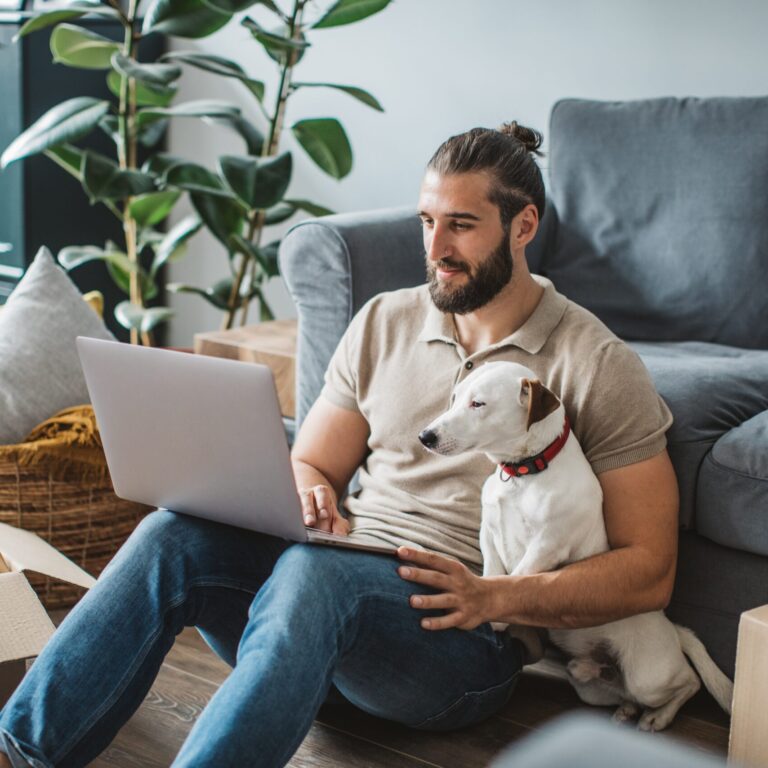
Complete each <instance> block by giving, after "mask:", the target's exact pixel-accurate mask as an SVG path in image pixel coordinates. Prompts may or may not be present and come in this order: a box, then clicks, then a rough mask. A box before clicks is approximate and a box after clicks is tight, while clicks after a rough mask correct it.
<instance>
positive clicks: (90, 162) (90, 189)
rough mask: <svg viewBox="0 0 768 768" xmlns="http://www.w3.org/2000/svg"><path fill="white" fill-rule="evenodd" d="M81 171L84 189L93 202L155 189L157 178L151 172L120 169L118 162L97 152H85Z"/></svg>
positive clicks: (139, 193) (115, 198)
mask: <svg viewBox="0 0 768 768" xmlns="http://www.w3.org/2000/svg"><path fill="white" fill-rule="evenodd" d="M80 173H82V175H83V189H85V191H86V194H87V195H88V197H89V198H90V200H91V202H92V203H93V202H96V201H98V200H119V199H122V198H126V197H131V196H133V195H141V194H145V193H147V192H152V191H153V190H154V189H155V180H154V178H153V177H152V176H150V175H149V174H146V173H142V172H141V171H130V170H129V171H123V170H120V168H119V166H118V165H117V163H115V162H114V161H113V160H110V159H109V158H107V157H104V156H103V155H100V154H97V153H96V152H91V151H86V152H84V153H83V160H82V165H81V167H80Z"/></svg>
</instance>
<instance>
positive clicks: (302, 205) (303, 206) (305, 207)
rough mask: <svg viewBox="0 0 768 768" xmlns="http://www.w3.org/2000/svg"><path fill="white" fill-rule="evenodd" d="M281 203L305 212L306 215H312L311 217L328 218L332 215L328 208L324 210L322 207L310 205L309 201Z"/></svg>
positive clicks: (286, 201)
mask: <svg viewBox="0 0 768 768" xmlns="http://www.w3.org/2000/svg"><path fill="white" fill-rule="evenodd" d="M283 202H285V203H288V204H289V205H293V206H295V207H296V208H297V209H300V210H302V211H306V212H307V213H310V214H312V216H330V215H332V214H333V211H332V210H331V209H330V208H324V207H323V206H322V205H318V204H317V203H311V202H310V201H309V200H284V201H283Z"/></svg>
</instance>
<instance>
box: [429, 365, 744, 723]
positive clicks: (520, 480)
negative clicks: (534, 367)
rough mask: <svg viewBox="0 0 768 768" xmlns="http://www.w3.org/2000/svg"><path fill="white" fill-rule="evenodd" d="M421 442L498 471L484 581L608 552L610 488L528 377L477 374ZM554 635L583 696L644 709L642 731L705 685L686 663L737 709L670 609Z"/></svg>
mask: <svg viewBox="0 0 768 768" xmlns="http://www.w3.org/2000/svg"><path fill="white" fill-rule="evenodd" d="M419 439H420V440H421V442H422V443H423V444H424V445H425V447H427V448H428V449H429V450H430V451H433V452H435V453H439V454H443V455H449V454H457V453H464V452H480V453H485V454H487V455H488V457H489V458H490V459H491V461H493V462H494V463H495V464H497V465H498V466H497V469H496V470H495V471H494V472H493V474H491V476H490V477H489V478H488V479H487V480H486V482H485V485H484V486H483V493H482V524H481V527H480V548H481V551H482V553H483V558H484V574H485V575H501V574H512V575H527V574H533V573H541V572H543V571H551V570H554V569H556V568H559V567H561V566H563V565H566V564H567V563H572V562H574V561H577V560H582V559H584V558H587V557H590V556H592V555H596V554H599V553H601V552H606V551H607V550H608V549H609V546H608V539H607V536H606V532H605V523H604V520H603V495H602V490H601V488H600V483H599V482H598V479H597V477H596V476H595V475H594V473H593V472H592V468H591V467H590V465H589V462H588V461H587V459H586V458H585V456H584V453H583V452H582V450H581V446H580V445H579V443H578V441H577V440H576V437H575V436H574V435H573V433H572V432H571V431H570V425H569V424H568V422H567V419H566V416H565V408H564V407H563V405H562V404H561V403H560V401H559V400H558V398H557V397H556V396H555V395H554V394H553V393H552V392H550V391H549V390H548V389H547V388H546V387H544V386H543V385H542V384H541V382H540V381H538V380H537V378H536V375H535V374H534V372H533V371H531V370H530V369H528V368H526V367H524V366H522V365H517V364H516V363H507V362H493V363H486V364H485V365H483V366H481V367H479V368H478V369H476V370H475V371H474V372H473V373H472V374H471V375H470V376H468V377H467V378H466V379H465V380H464V381H462V382H461V383H460V384H458V385H457V387H456V389H455V392H454V400H453V403H452V405H451V407H450V409H449V410H448V411H447V412H446V413H444V414H443V415H442V416H440V417H439V418H437V419H436V420H435V421H433V422H432V423H431V424H430V425H429V426H428V427H427V428H426V429H425V430H424V431H423V432H422V433H421V434H420V435H419ZM545 470H546V471H545ZM504 626H505V625H500V626H496V625H495V628H497V629H499V628H502V629H503V628H504ZM548 633H549V637H550V640H551V641H552V642H553V643H554V644H555V645H556V646H557V647H559V648H560V649H561V650H562V651H563V652H564V653H565V654H566V655H567V656H568V657H569V658H570V661H569V663H568V675H569V679H570V681H571V682H572V684H573V686H574V688H575V689H576V692H577V693H578V695H579V696H580V698H581V699H582V700H583V701H585V702H586V703H588V704H595V705H602V706H607V705H613V704H617V705H619V707H618V709H617V710H616V712H615V714H614V718H615V719H616V720H620V721H623V720H627V719H629V718H633V717H635V716H636V715H637V714H638V713H639V710H640V709H641V708H642V710H643V714H642V716H641V717H640V721H639V727H640V728H641V729H643V730H661V729H663V728H666V727H667V726H668V725H669V724H670V723H671V722H672V720H673V719H674V717H675V715H676V714H677V711H678V710H679V709H680V707H681V706H682V705H683V703H684V702H686V701H687V700H688V699H689V698H690V697H691V696H693V695H694V694H695V693H696V692H697V691H698V690H699V687H700V683H699V678H698V677H697V676H696V674H695V673H694V671H693V670H692V669H691V667H690V666H689V664H688V662H687V661H686V658H685V655H687V656H688V658H690V660H691V661H692V662H693V664H694V666H695V667H696V670H697V671H698V672H699V674H700V675H701V678H702V680H703V681H704V685H705V686H706V687H707V689H708V690H709V691H710V693H711V694H712V695H713V696H714V698H715V699H716V700H717V702H718V704H720V706H721V707H722V708H723V709H724V710H725V711H726V712H728V713H730V711H731V698H732V695H733V684H732V683H731V681H730V680H729V679H728V678H727V677H726V676H725V675H724V674H723V673H722V672H721V671H720V669H718V667H717V666H716V665H715V663H714V662H713V661H712V659H711V658H710V656H709V654H708V653H707V651H706V649H705V648H704V646H703V644H702V643H701V641H700V640H699V639H698V638H697V637H696V636H695V635H694V634H693V632H691V631H690V630H689V629H685V628H684V627H679V626H676V625H674V624H672V623H671V622H670V621H669V620H668V619H667V618H666V617H665V616H664V613H663V612H662V611H655V612H653V613H643V614H640V615H638V616H632V617H630V618H626V619H621V620H619V621H613V622H610V623H609V624H604V625H602V626H599V627H589V628H585V629H568V630H565V629H551V630H549V632H548ZM683 654H685V655H683Z"/></svg>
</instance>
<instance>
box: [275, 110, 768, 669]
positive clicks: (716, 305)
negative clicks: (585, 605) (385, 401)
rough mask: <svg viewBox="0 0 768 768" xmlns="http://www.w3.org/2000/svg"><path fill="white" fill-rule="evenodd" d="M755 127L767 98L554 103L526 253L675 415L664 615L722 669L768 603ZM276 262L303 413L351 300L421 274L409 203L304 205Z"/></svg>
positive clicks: (763, 230) (765, 274)
mask: <svg viewBox="0 0 768 768" xmlns="http://www.w3.org/2000/svg"><path fill="white" fill-rule="evenodd" d="M468 127H469V126H468ZM766 127H768V98H718V99H682V100H677V99H654V100H647V101H633V102H596V101H581V100H565V101H561V102H558V103H557V104H556V105H555V107H554V108H553V110H552V115H551V123H550V127H549V146H550V150H549V157H548V158H547V159H546V160H545V164H548V166H549V185H548V193H549V199H548V208H547V213H546V215H545V217H544V220H543V221H542V227H541V230H540V232H539V234H538V235H537V237H536V239H535V241H534V242H533V243H532V244H531V247H530V248H529V249H528V254H527V255H528V259H529V265H530V268H531V271H533V272H537V273H540V274H543V275H546V276H547V277H549V278H550V279H551V280H552V281H553V282H554V284H555V286H556V287H557V289H558V290H559V291H560V292H561V293H564V294H565V295H566V296H568V297H569V298H571V299H573V300H574V301H576V302H578V303H579V304H581V305H583V306H585V307H586V308H588V309H589V310H591V311H592V312H594V313H595V314H596V315H597V316H598V317H599V318H601V319H602V320H603V321H604V322H605V323H606V324H607V325H608V326H609V327H610V328H611V329H612V330H613V331H614V332H615V333H616V334H618V335H619V336H620V337H621V338H623V339H625V340H626V341H628V342H629V343H630V344H631V345H632V346H633V347H634V348H635V349H636V350H637V352H638V353H639V354H640V355H641V357H642V359H643V361H644V362H645V364H646V365H647V367H648V369H649V370H650V372H651V375H652V376H653V379H654V381H655V383H656V386H657V388H658V390H659V392H660V394H661V395H662V397H664V399H665V400H666V401H667V403H668V404H669V406H670V408H671V410H672V412H673V414H674V417H675V422H674V424H673V426H672V428H671V429H670V431H669V433H668V436H667V437H668V441H669V452H670V455H671V457H672V461H673V463H674V466H675V469H676V472H677V476H678V480H679V484H680V499H681V506H680V526H681V529H682V530H681V538H680V556H679V563H678V574H677V581H676V586H675V592H674V596H673V599H672V603H671V605H670V606H669V609H668V614H669V615H670V616H671V617H672V618H673V620H675V621H678V622H680V623H682V624H685V625H686V626H689V627H691V628H692V629H694V630H695V631H696V632H697V633H698V634H699V636H700V637H701V638H702V639H703V641H704V642H705V644H706V645H707V647H708V648H709V650H710V652H711V654H712V655H713V657H714V658H715V660H716V661H717V663H718V664H719V665H720V666H721V667H722V668H723V669H724V670H725V671H726V672H727V673H728V674H729V675H733V671H734V661H735V649H736V635H737V625H738V619H739V615H740V613H741V612H742V611H744V610H746V609H748V608H752V607H755V606H757V605H761V604H763V603H768V214H767V212H768V131H767V130H766ZM426 159H427V158H425V161H426ZM415 198H416V190H414V205H415ZM280 263H281V269H282V272H283V275H284V276H285V279H286V282H287V284H288V287H289V290H290V292H291V294H292V296H293V298H294V300H295V302H296V306H297V308H298V315H299V341H298V392H297V422H299V423H300V422H301V419H302V418H303V417H304V415H305V414H306V413H307V410H308V409H309V407H310V406H311V404H312V403H313V402H314V400H315V398H316V397H317V395H318V393H319V391H320V388H321V386H322V378H323V372H324V370H325V367H326V365H327V363H328V360H329V359H330V356H331V354H332V352H333V350H334V348H335V346H336V344H337V342H338V340H339V338H340V337H341V335H342V333H343V332H344V329H345V328H346V326H347V324H348V323H349V321H350V319H351V317H352V316H353V315H354V313H355V312H356V311H357V310H358V309H359V308H360V307H361V306H362V305H363V304H364V303H365V302H366V301H367V300H368V299H369V298H370V297H371V296H373V295H374V294H376V293H379V292H381V291H387V290H392V289H395V288H400V287H404V286H409V285H416V284H418V283H421V282H423V281H424V279H425V274H424V256H423V248H422V245H421V232H420V223H419V221H418V219H417V217H416V215H415V208H413V207H409V208H403V209H391V210H383V211H373V212H366V213H355V214H346V215H338V216H332V217H328V218H325V219H322V220H310V221H306V222H302V223H301V224H299V225H297V226H295V227H294V228H293V229H292V230H290V232H289V233H288V235H287V236H286V237H285V239H284V240H283V243H282V246H281V249H280ZM414 384H415V385H417V383H416V382H414ZM417 394H418V388H417V386H416V388H415V390H414V395H415V396H417ZM628 407H631V404H628Z"/></svg>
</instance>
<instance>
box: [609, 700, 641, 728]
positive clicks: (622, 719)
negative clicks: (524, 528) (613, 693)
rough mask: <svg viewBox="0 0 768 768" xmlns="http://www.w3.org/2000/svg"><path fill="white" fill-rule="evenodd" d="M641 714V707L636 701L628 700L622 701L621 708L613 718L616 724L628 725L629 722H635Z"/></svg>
mask: <svg viewBox="0 0 768 768" xmlns="http://www.w3.org/2000/svg"><path fill="white" fill-rule="evenodd" d="M639 714H640V707H638V706H637V704H636V703H635V702H634V701H629V699H626V700H625V701H622V702H621V704H620V706H619V708H618V709H617V710H616V711H615V712H614V713H613V717H612V718H611V719H612V720H613V722H614V723H626V722H627V721H628V720H634V719H635V718H636V717H637V716H638V715H639Z"/></svg>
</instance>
